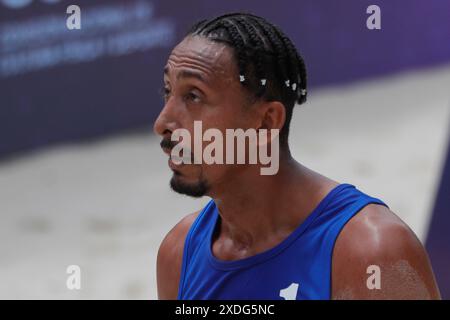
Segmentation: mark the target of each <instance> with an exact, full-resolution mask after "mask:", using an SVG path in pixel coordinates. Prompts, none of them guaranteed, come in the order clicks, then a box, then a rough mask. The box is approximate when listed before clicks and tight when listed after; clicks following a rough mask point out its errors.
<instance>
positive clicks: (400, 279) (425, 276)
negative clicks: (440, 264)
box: [332, 204, 440, 299]
mask: <svg viewBox="0 0 450 320" xmlns="http://www.w3.org/2000/svg"><path fill="white" fill-rule="evenodd" d="M369 266H375V267H372V269H371V268H369ZM368 268H369V269H368ZM377 268H379V269H378V270H379V272H378V270H376V269H377ZM377 274H378V275H379V280H380V281H379V282H378V284H379V289H377V282H376V278H375V277H376V276H377ZM370 288H372V289H370ZM332 298H333V299H440V294H439V289H438V287H437V285H436V281H435V278H434V274H433V270H432V269H431V265H430V262H429V259H428V255H427V253H426V251H425V249H424V247H423V246H422V244H421V243H420V241H419V240H418V239H417V237H416V236H415V235H414V233H413V232H412V231H411V230H410V229H409V228H408V227H407V226H406V225H405V224H404V223H403V222H402V221H401V220H400V219H399V218H398V217H397V216H396V215H395V214H394V213H392V212H391V211H390V210H389V209H387V208H386V207H384V206H380V205H373V204H371V205H368V206H367V207H365V208H364V209H363V210H362V211H361V212H360V213H358V214H357V215H356V216H355V217H353V218H352V219H351V220H350V221H349V222H348V223H347V225H346V226H345V227H344V228H343V230H342V231H341V233H340V235H339V237H338V239H337V240H336V244H335V248H334V252H333V265H332Z"/></svg>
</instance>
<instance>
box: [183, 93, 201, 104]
mask: <svg viewBox="0 0 450 320" xmlns="http://www.w3.org/2000/svg"><path fill="white" fill-rule="evenodd" d="M185 99H186V100H187V101H192V102H195V103H198V102H200V101H201V98H200V96H199V95H198V94H196V93H195V92H192V91H190V92H188V93H187V94H186V96H185Z"/></svg>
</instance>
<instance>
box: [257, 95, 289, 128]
mask: <svg viewBox="0 0 450 320" xmlns="http://www.w3.org/2000/svg"><path fill="white" fill-rule="evenodd" d="M260 110H261V123H260V127H259V128H258V129H267V130H268V131H269V132H270V130H271V129H278V130H280V131H281V128H282V127H283V126H284V122H285V121H286V108H285V107H284V105H283V104H282V103H281V102H279V101H270V102H264V103H263V105H262V106H261V109H260Z"/></svg>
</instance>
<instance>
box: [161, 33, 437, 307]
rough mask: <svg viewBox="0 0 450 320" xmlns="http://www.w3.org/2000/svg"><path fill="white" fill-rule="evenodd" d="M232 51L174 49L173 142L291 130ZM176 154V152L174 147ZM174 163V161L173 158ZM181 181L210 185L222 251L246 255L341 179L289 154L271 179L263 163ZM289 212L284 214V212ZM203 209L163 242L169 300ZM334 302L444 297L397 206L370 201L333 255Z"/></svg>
mask: <svg viewBox="0 0 450 320" xmlns="http://www.w3.org/2000/svg"><path fill="white" fill-rule="evenodd" d="M238 79H239V73H238V70H237V66H236V63H235V60H234V57H233V52H232V49H231V48H229V47H228V46H226V45H225V44H220V43H216V42H212V41H209V40H207V39H205V38H202V37H198V36H188V37H187V38H185V39H184V40H183V41H182V42H181V43H180V44H179V45H178V46H177V47H175V49H174V50H173V51H172V53H171V55H170V57H169V59H168V62H167V65H166V68H165V74H164V83H165V89H166V99H165V106H164V108H163V110H162V111H161V113H160V115H159V117H158V119H157V121H156V122H155V125H154V130H155V132H156V133H157V134H159V135H161V136H162V137H165V138H168V137H170V135H171V134H172V132H173V131H174V130H175V129H177V128H185V129H187V130H189V131H190V133H191V136H193V122H194V120H201V121H202V123H203V130H206V129H207V128H217V129H219V130H221V131H222V132H223V133H225V129H226V128H243V129H247V128H256V129H259V128H265V129H281V128H282V127H283V124H284V121H285V117H286V115H285V108H284V106H283V105H282V103H281V102H265V101H256V102H249V99H248V93H247V92H246V91H245V90H244V89H243V88H242V86H241V84H240V83H239V80H238ZM164 151H165V152H166V153H169V150H164ZM169 163H170V161H169ZM171 168H172V170H173V171H174V173H175V172H176V179H180V181H182V182H183V183H185V184H195V183H197V182H198V181H199V180H200V179H203V180H206V181H208V184H209V185H210V188H209V190H208V192H207V194H206V195H207V196H210V197H212V198H213V199H214V201H215V203H216V205H217V207H218V209H219V214H220V217H221V221H222V223H221V224H220V228H219V230H218V232H217V234H216V235H215V237H214V239H213V244H212V252H213V254H214V256H215V257H216V258H218V259H221V260H238V259H243V258H246V257H250V256H253V255H255V254H258V253H261V252H263V251H266V250H269V249H270V248H273V247H274V246H276V245H277V244H279V243H280V242H282V241H283V240H284V239H286V238H287V237H288V236H289V234H291V233H292V232H293V231H294V230H295V229H296V228H297V227H298V226H299V225H300V224H301V223H302V222H303V221H304V220H305V219H306V217H307V216H308V215H309V214H310V213H311V212H312V211H313V210H314V208H315V207H316V206H317V205H318V204H319V202H320V201H321V200H322V199H323V198H324V197H325V196H326V195H327V194H328V193H329V192H330V191H331V190H332V189H333V188H334V187H336V186H337V185H338V182H336V181H333V180H331V179H329V178H327V177H324V176H322V175H320V174H318V173H316V172H314V171H312V170H310V169H308V168H306V167H305V166H303V165H301V164H300V163H298V162H297V161H295V160H294V159H293V158H292V157H291V154H290V152H289V149H288V147H285V148H283V149H281V150H280V164H279V171H278V173H277V174H276V175H269V176H263V175H261V174H260V171H259V169H260V166H259V165H216V164H214V165H206V164H182V165H178V166H175V165H173V164H171ZM280 212H282V213H283V214H280ZM198 214H199V212H195V213H192V214H189V215H187V216H186V217H184V218H183V219H182V220H181V221H180V222H179V223H178V224H177V225H176V226H175V227H173V229H172V230H171V231H170V232H169V233H168V234H167V236H166V237H165V238H164V240H163V241H162V243H161V246H160V248H159V251H158V258H157V282H158V297H159V299H176V297H177V293H178V284H179V280H180V273H181V263H182V257H183V247H184V241H185V238H186V235H187V232H188V230H189V228H190V226H191V225H192V223H193V222H194V220H195V218H196V217H197V215H198ZM332 261H333V262H332V298H333V299H439V298H440V294H439V290H438V288H437V285H436V282H435V279H434V275H433V271H432V269H431V266H430V263H429V260H428V257H427V254H426V252H425V250H424V248H423V246H422V245H421V243H420V242H419V240H418V239H417V238H416V236H415V235H414V233H413V232H412V231H411V230H410V229H409V228H408V227H407V226H406V225H405V224H404V223H403V222H402V221H401V220H400V219H399V218H398V217H397V216H396V215H395V214H394V213H393V212H391V211H390V210H389V209H388V208H386V207H384V206H381V205H375V204H370V205H368V206H366V207H365V208H363V209H362V210H361V211H360V212H359V213H358V214H357V215H356V216H355V217H353V218H352V219H351V220H350V221H349V222H348V223H347V224H346V226H345V227H344V228H343V230H342V231H341V233H340V235H339V236H338V239H337V241H336V244H335V248H334V251H333V260H332ZM372 264H375V265H378V266H379V267H380V269H381V279H382V280H381V281H382V282H381V289H380V290H369V289H368V288H367V286H366V280H367V278H368V277H369V275H368V274H367V272H366V271H367V270H366V268H367V267H368V266H369V265H372Z"/></svg>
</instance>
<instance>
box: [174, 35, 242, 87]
mask: <svg viewBox="0 0 450 320" xmlns="http://www.w3.org/2000/svg"><path fill="white" fill-rule="evenodd" d="M166 68H167V70H168V71H169V72H170V71H175V70H179V69H183V68H188V69H196V70H197V71H199V72H201V73H204V74H205V76H206V77H213V76H223V77H225V78H230V77H232V76H233V75H234V74H235V73H236V72H237V71H236V69H237V67H236V66H235V63H234V60H233V52H232V49H231V48H230V47H229V46H227V45H226V44H224V43H218V42H214V41H211V40H208V39H207V38H205V37H201V36H188V37H186V38H184V39H183V41H181V42H180V43H179V44H178V45H177V46H176V47H175V48H174V49H173V50H172V52H171V54H170V56H169V59H168V61H167V65H166ZM210 80H212V79H210Z"/></svg>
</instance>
